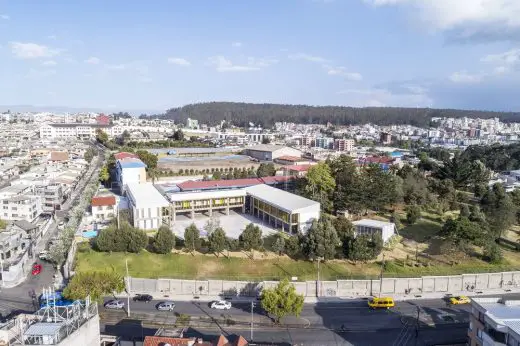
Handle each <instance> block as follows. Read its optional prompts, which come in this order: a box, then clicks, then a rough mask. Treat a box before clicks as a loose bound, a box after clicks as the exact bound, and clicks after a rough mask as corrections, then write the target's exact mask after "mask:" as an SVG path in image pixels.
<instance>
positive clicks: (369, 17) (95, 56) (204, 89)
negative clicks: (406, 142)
mask: <svg viewBox="0 0 520 346" xmlns="http://www.w3.org/2000/svg"><path fill="white" fill-rule="evenodd" d="M519 14H520V4H515V3H512V2H510V1H507V0H492V1H484V0H471V1H466V2H465V4H464V6H461V5H460V4H457V3H455V2H453V1H444V0H441V1H437V2H435V3H434V4H431V2H430V1H426V0H415V1H412V0H364V1H363V0H353V1H346V0H288V1H284V2H283V3H281V2H276V1H262V2H248V3H247V5H246V4H244V3H241V2H238V1H236V2H232V3H226V4H225V5H222V4H221V5H216V4H214V3H212V2H209V1H200V2H197V3H193V2H176V3H175V4H170V3H169V2H167V1H162V0H161V1H154V2H152V3H127V2H122V1H112V2H110V4H106V3H103V2H101V1H89V2H87V1H77V2H74V3H73V4H64V3H59V2H55V3H54V4H45V5H43V4H39V3H31V2H18V3H14V2H9V1H4V2H2V3H0V45H1V48H0V61H1V62H2V64H1V66H0V72H1V73H2V76H4V78H2V79H1V80H0V95H1V96H0V104H3V105H29V104H30V105H40V106H67V107H75V108H80V107H88V108H101V109H106V110H111V109H113V110H114V111H118V110H121V109H124V110H135V109H143V110H144V109H146V110H149V111H157V112H162V111H164V110H165V109H167V108H170V107H176V106H182V105H185V104H189V103H195V102H209V101H234V102H255V103H264V102H265V103H288V104H309V105H338V106H354V107H363V106H403V107H433V108H461V109H485V110H497V111H516V110H518V109H519V108H520V99H518V97H516V92H515V90H516V89H518V87H519V86H520V81H519V79H518V76H519V73H518V67H519V66H520V49H518V48H517V44H518V40H519V39H520V21H519V20H518V19H517V18H519V16H518V15H519Z"/></svg>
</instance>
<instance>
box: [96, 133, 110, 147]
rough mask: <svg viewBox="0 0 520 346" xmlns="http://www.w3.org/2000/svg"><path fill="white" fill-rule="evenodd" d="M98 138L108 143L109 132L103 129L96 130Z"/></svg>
mask: <svg viewBox="0 0 520 346" xmlns="http://www.w3.org/2000/svg"><path fill="white" fill-rule="evenodd" d="M96 140H97V141H98V142H99V143H101V144H106V143H107V142H108V135H107V133H106V132H105V131H103V130H101V129H97V130H96Z"/></svg>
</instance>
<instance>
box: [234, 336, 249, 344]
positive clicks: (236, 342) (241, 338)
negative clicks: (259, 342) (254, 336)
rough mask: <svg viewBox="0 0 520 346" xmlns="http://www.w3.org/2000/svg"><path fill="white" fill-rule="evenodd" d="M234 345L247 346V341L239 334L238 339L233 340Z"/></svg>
mask: <svg viewBox="0 0 520 346" xmlns="http://www.w3.org/2000/svg"><path fill="white" fill-rule="evenodd" d="M235 345H236V346H247V345H249V343H248V342H247V340H246V339H245V338H244V337H243V336H242V335H240V336H239V337H238V340H237V341H235Z"/></svg>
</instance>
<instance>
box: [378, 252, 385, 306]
mask: <svg viewBox="0 0 520 346" xmlns="http://www.w3.org/2000/svg"><path fill="white" fill-rule="evenodd" d="M384 270H385V254H383V261H382V262H381V275H380V276H379V298H381V291H382V290H383V271H384Z"/></svg>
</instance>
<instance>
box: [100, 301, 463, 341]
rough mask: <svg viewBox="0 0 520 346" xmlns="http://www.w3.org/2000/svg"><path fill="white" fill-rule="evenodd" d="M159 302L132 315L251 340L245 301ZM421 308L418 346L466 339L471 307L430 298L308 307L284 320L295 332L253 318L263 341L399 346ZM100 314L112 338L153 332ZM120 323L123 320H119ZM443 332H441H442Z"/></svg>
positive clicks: (138, 305) (411, 335)
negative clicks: (177, 318)
mask: <svg viewBox="0 0 520 346" xmlns="http://www.w3.org/2000/svg"><path fill="white" fill-rule="evenodd" d="M159 302H160V301H159V300H157V301H152V302H150V303H143V302H132V301H131V302H130V308H131V312H132V316H136V315H137V316H138V317H137V318H144V319H145V321H147V322H145V324H150V325H152V324H153V325H158V324H164V325H167V326H168V325H171V323H172V321H173V318H174V317H173V316H174V314H187V315H190V316H191V317H192V319H193V320H196V319H197V318H201V317H202V318H208V317H209V318H213V319H219V320H220V321H222V320H223V319H224V317H227V318H230V319H232V320H234V321H237V322H239V321H240V322H244V324H241V325H240V326H239V327H238V324H236V325H235V326H232V327H229V326H227V325H223V324H222V323H221V324H220V326H221V328H220V329H219V328H218V327H210V326H204V327H201V328H198V329H197V328H196V329H192V330H191V331H192V333H191V334H190V335H194V336H197V335H196V334H197V333H202V334H204V335H216V334H218V333H220V332H221V333H224V334H226V333H231V334H233V333H241V334H242V335H244V336H246V337H247V338H248V339H249V333H250V331H249V326H248V324H247V323H249V322H250V321H251V312H250V309H251V305H250V304H249V303H247V302H243V303H234V304H233V307H232V308H231V309H230V310H225V311H222V310H213V309H210V308H209V304H208V303H207V302H176V307H175V310H174V312H165V311H157V310H156V308H155V306H156V304H158V303H159ZM125 303H126V301H125ZM417 307H419V320H420V322H419V325H420V327H419V328H420V329H419V336H418V337H419V339H418V345H427V344H429V343H430V344H433V343H434V342H453V341H457V340H463V339H464V338H465V335H466V331H467V321H468V316H469V315H468V310H469V306H468V305H461V306H447V305H446V303H445V302H444V301H443V300H441V299H432V300H411V301H407V302H398V303H397V304H396V307H395V308H394V309H391V310H371V309H368V308H367V304H366V302H364V301H346V302H335V303H318V304H305V306H304V308H303V311H302V313H301V315H300V319H296V318H294V317H289V318H288V319H287V320H286V321H287V323H290V324H292V326H293V328H290V329H285V330H280V329H275V330H273V329H268V327H267V325H266V324H262V323H268V322H269V319H268V318H267V317H266V316H265V313H264V312H263V311H262V310H261V309H260V308H259V307H255V309H254V314H253V318H254V321H255V323H257V325H260V327H258V326H257V328H260V330H259V331H258V332H256V335H257V338H256V339H255V340H257V341H263V342H271V341H272V340H275V341H276V342H286V343H291V344H292V343H303V344H305V345H351V344H353V345H382V344H385V345H392V344H394V341H395V345H412V344H414V343H415V338H416V325H417V320H416V318H417V309H418V308H417ZM100 311H102V320H103V323H102V328H104V331H105V332H106V333H108V334H111V333H114V334H121V333H123V334H125V333H130V335H132V333H137V334H143V335H145V334H147V333H148V332H151V329H150V330H148V329H147V328H144V329H143V327H139V328H136V327H135V326H134V327H125V321H124V319H125V318H126V317H125V316H126V313H125V312H124V311H118V312H115V311H107V310H104V309H103V308H101V309H100ZM446 316H448V317H446ZM134 318H136V317H134ZM120 319H123V321H119V320H120ZM117 321H119V322H117ZM134 323H135V322H134ZM262 328H264V330H263V331H262V330H261V329H262ZM266 328H267V329H266ZM439 329H442V330H443V332H439ZM435 331H436V332H435ZM134 336H139V335H134ZM381 340H388V342H385V343H381Z"/></svg>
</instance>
